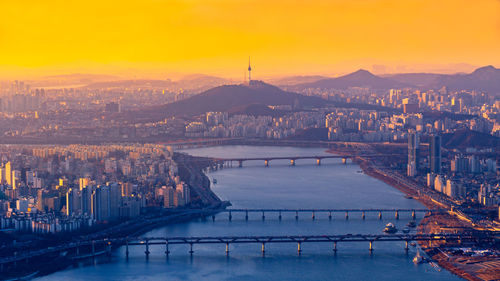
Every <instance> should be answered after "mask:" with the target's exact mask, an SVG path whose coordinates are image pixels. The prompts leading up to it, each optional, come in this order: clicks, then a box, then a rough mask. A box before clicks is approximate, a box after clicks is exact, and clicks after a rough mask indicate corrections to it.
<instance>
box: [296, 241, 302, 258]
mask: <svg viewBox="0 0 500 281" xmlns="http://www.w3.org/2000/svg"><path fill="white" fill-rule="evenodd" d="M300 245H301V243H300V242H298V243H297V253H298V254H299V256H300V254H301V253H302V248H301V247H300Z"/></svg>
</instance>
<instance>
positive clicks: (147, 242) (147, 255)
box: [144, 239, 151, 257]
mask: <svg viewBox="0 0 500 281" xmlns="http://www.w3.org/2000/svg"><path fill="white" fill-rule="evenodd" d="M144 253H145V254H146V257H149V254H150V253H151V252H149V239H146V251H145V252H144Z"/></svg>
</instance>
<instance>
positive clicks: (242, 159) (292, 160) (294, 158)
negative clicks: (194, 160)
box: [214, 154, 400, 168]
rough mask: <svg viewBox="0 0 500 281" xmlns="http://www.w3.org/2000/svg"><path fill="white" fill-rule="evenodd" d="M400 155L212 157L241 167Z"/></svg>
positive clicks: (345, 160)
mask: <svg viewBox="0 0 500 281" xmlns="http://www.w3.org/2000/svg"><path fill="white" fill-rule="evenodd" d="M391 156H400V155H394V154H365V155H363V154H352V155H312V156H297V155H296V156H275V157H240V158H214V160H215V161H216V162H219V163H222V165H224V164H225V163H227V165H228V166H232V163H233V162H237V163H238V167H240V168H241V167H243V162H245V161H264V166H265V167H269V163H270V162H271V161H272V160H290V165H291V166H295V163H296V161H297V160H301V159H316V164H317V165H318V166H319V165H321V160H323V159H342V163H343V164H347V159H354V158H357V157H363V158H378V157H391Z"/></svg>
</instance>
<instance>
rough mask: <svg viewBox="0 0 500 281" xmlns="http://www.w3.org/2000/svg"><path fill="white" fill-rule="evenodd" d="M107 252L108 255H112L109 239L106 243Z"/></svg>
mask: <svg viewBox="0 0 500 281" xmlns="http://www.w3.org/2000/svg"><path fill="white" fill-rule="evenodd" d="M106 254H107V255H108V256H110V255H111V242H109V241H108V244H106Z"/></svg>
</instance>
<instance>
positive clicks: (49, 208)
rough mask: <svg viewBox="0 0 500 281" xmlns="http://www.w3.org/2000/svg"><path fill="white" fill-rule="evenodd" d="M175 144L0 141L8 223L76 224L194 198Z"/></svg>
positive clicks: (42, 228)
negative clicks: (175, 156)
mask: <svg viewBox="0 0 500 281" xmlns="http://www.w3.org/2000/svg"><path fill="white" fill-rule="evenodd" d="M172 156H173V151H172V149H171V148H170V147H167V146H164V145H156V144H146V145H103V146H86V145H68V146H23V145H10V146H0V163H1V164H0V218H2V221H3V223H2V228H15V229H16V230H19V231H29V232H37V233H48V232H51V233H53V232H59V231H74V230H78V229H79V228H81V227H87V226H91V225H93V224H95V223H106V222H110V221H116V220H118V219H127V218H134V217H137V216H139V215H140V214H141V212H142V211H143V210H145V209H146V208H148V207H164V208H175V207H182V206H185V205H187V204H190V203H191V190H190V187H189V186H188V185H187V184H186V183H184V182H183V181H182V180H181V179H180V177H179V175H178V169H177V164H176V163H175V161H174V160H173V159H172Z"/></svg>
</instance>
